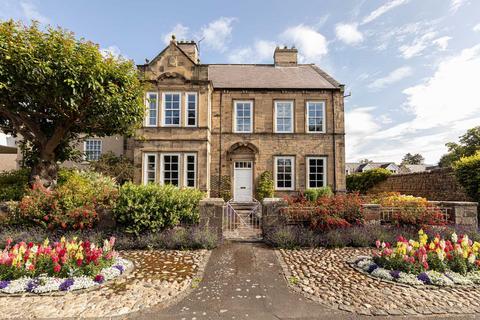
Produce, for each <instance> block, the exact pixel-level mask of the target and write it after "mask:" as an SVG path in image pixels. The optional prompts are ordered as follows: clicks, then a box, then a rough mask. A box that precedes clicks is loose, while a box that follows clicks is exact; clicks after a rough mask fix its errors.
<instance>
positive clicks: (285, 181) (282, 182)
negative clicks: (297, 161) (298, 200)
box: [275, 158, 293, 189]
mask: <svg viewBox="0 0 480 320" xmlns="http://www.w3.org/2000/svg"><path fill="white" fill-rule="evenodd" d="M275 165H276V181H277V186H276V187H277V189H282V188H284V189H291V188H292V187H293V159H290V158H276V162H275Z"/></svg>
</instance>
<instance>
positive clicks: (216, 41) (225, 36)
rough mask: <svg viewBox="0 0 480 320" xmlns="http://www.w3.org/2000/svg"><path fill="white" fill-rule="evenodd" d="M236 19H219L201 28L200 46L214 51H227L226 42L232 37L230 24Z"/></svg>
mask: <svg viewBox="0 0 480 320" xmlns="http://www.w3.org/2000/svg"><path fill="white" fill-rule="evenodd" d="M235 20H236V18H231V17H221V18H219V19H217V20H215V21H212V22H210V23H209V24H208V25H207V26H204V27H202V30H201V38H203V42H202V44H205V45H206V46H207V47H209V48H212V49H214V50H217V51H220V52H224V51H225V50H226V49H227V45H228V42H229V41H230V39H231V35H232V29H233V27H232V23H233V22H234V21H235Z"/></svg>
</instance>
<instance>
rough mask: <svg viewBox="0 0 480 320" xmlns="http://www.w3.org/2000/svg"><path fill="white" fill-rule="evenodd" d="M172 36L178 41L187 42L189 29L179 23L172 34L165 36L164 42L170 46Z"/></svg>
mask: <svg viewBox="0 0 480 320" xmlns="http://www.w3.org/2000/svg"><path fill="white" fill-rule="evenodd" d="M172 35H175V38H177V40H186V39H187V37H188V27H186V26H184V25H183V24H181V23H177V24H176V25H175V26H174V27H173V29H172V30H171V31H170V32H168V33H165V34H164V35H163V42H164V43H165V44H167V45H168V44H169V43H170V40H171V39H172Z"/></svg>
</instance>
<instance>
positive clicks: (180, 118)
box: [162, 92, 182, 127]
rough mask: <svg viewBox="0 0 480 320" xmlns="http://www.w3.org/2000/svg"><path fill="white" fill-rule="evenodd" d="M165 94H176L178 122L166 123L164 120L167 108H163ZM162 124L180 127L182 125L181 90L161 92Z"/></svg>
mask: <svg viewBox="0 0 480 320" xmlns="http://www.w3.org/2000/svg"><path fill="white" fill-rule="evenodd" d="M167 94H178V96H179V100H178V108H179V109H178V124H166V122H165V120H166V119H167V117H166V113H167V109H166V108H165V105H166V102H167V101H166V99H165V96H166V95H167ZM162 126H163V127H180V126H182V93H181V92H163V93H162Z"/></svg>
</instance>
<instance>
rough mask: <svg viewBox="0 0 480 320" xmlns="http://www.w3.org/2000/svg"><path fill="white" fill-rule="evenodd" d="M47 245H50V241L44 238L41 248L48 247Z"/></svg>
mask: <svg viewBox="0 0 480 320" xmlns="http://www.w3.org/2000/svg"><path fill="white" fill-rule="evenodd" d="M49 243H50V240H48V238H45V240H43V246H44V247H48V244H49Z"/></svg>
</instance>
